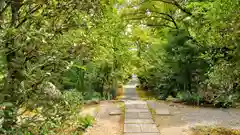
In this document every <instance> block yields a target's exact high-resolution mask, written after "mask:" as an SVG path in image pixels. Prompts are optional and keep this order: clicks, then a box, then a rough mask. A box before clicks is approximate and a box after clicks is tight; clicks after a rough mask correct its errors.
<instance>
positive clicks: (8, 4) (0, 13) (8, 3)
mask: <svg viewBox="0 0 240 135" xmlns="http://www.w3.org/2000/svg"><path fill="white" fill-rule="evenodd" d="M10 3H11V2H10V1H8V2H7V3H6V5H5V7H3V9H2V10H1V11H0V16H1V15H2V13H3V12H4V11H5V10H6V9H7V8H8V6H10Z"/></svg>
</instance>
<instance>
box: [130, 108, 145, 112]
mask: <svg viewBox="0 0 240 135" xmlns="http://www.w3.org/2000/svg"><path fill="white" fill-rule="evenodd" d="M126 112H149V110H148V109H126Z"/></svg>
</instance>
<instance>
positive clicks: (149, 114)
mask: <svg viewBox="0 0 240 135" xmlns="http://www.w3.org/2000/svg"><path fill="white" fill-rule="evenodd" d="M138 116H139V118H140V119H151V118H152V114H151V113H150V112H147V113H139V114H138Z"/></svg>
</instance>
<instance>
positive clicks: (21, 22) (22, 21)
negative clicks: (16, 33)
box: [16, 5, 42, 28]
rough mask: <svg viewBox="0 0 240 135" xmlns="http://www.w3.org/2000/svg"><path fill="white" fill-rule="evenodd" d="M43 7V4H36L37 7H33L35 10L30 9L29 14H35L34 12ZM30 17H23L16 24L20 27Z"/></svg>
mask: <svg viewBox="0 0 240 135" xmlns="http://www.w3.org/2000/svg"><path fill="white" fill-rule="evenodd" d="M41 7H42V6H41V5H38V6H35V8H33V10H32V11H30V12H29V13H28V14H27V15H29V14H30V15H31V14H33V13H34V12H36V11H38V10H39V9H40V8H41ZM28 18H29V16H26V17H25V18H24V19H22V20H21V21H20V22H19V23H18V25H17V26H16V28H18V27H20V26H21V25H22V24H23V23H25V22H26V21H27V19H28Z"/></svg>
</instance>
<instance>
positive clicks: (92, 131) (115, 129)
mask: <svg viewBox="0 0 240 135" xmlns="http://www.w3.org/2000/svg"><path fill="white" fill-rule="evenodd" d="M118 105H119V104H117V103H113V102H111V101H104V102H101V103H100V106H99V112H98V114H97V118H96V123H95V124H94V125H93V127H91V128H89V129H88V130H87V131H86V133H85V134H84V135H122V134H123V123H124V117H123V115H124V114H121V115H113V116H110V115H109V112H111V111H113V110H116V109H119V108H118Z"/></svg>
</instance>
